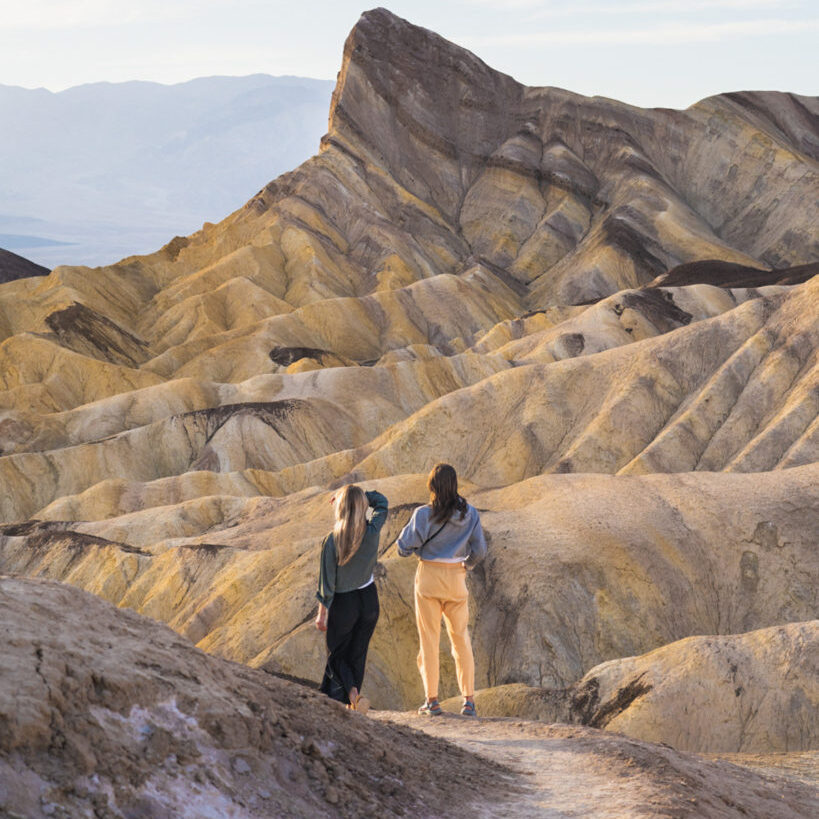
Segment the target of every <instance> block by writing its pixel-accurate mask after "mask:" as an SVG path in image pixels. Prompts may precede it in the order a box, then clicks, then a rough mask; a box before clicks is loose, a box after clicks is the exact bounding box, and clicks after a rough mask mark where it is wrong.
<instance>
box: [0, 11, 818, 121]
mask: <svg viewBox="0 0 819 819" xmlns="http://www.w3.org/2000/svg"><path fill="white" fill-rule="evenodd" d="M370 7H371V6H367V5H362V4H361V3H360V2H349V1H348V0H331V1H330V2H315V0H293V1H292V2H280V1H279V0H128V2H123V1H122V0H25V1H24V0H20V1H19V2H17V1H16V0H3V8H2V13H0V83H2V84H5V85H22V86H25V87H27V88H35V87H38V86H44V87H46V88H49V89H51V90H54V91H56V90H61V89H64V88H68V87H70V86H73V85H79V84H81V83H87V82H96V81H100V80H108V81H112V82H119V81H123V80H132V79H142V80H155V81H159V82H164V83H172V82H180V81H183V80H187V79H191V78H193V77H200V76H209V75H214V74H229V75H243V74H252V73H257V72H261V73H267V74H296V75H301V76H308V77H318V78H324V79H334V78H335V76H336V72H337V71H338V67H339V64H340V60H341V51H342V45H343V42H344V38H345V37H346V35H347V33H348V32H349V30H350V28H351V27H352V26H353V25H354V23H355V21H356V20H357V18H358V16H359V14H360V13H361V12H362V11H363V10H365V9H366V8H370ZM386 7H387V8H389V9H390V10H391V11H393V12H394V13H396V14H398V15H400V16H401V17H405V18H407V19H408V20H410V21H411V22H413V23H416V24H418V25H422V26H425V27H427V28H430V29H433V30H434V31H437V32H438V33H439V34H442V35H443V36H445V37H447V38H448V39H450V40H454V41H455V42H457V43H459V44H460V45H463V46H465V47H467V48H469V49H470V50H471V51H473V52H475V53H476V54H477V55H478V56H479V57H481V58H482V59H483V60H484V61H485V62H487V63H488V64H489V65H491V66H492V67H493V68H497V69H500V70H502V71H505V72H507V73H509V74H512V75H513V76H514V77H515V78H516V79H518V80H520V81H522V82H525V83H527V84H530V85H554V86H559V87H562V88H567V89H570V90H572V91H577V92H579V93H582V94H602V95H605V96H609V97H614V98H616V99H621V100H624V101H625V102H630V103H633V104H636V105H658V106H659V105H664V106H670V107H685V106H687V105H690V104H691V103H693V102H695V101H696V100H698V99H701V98H702V97H705V96H708V95H709V94H714V93H718V92H720V91H733V90H740V89H775V90H780V91H795V92H798V93H801V94H810V95H815V94H818V93H819V2H817V0H620V2H608V1H607V0H576V2H573V0H562V2H551V1H550V0H413V1H412V2H404V1H403V0H394V1H393V2H389V3H387V4H386Z"/></svg>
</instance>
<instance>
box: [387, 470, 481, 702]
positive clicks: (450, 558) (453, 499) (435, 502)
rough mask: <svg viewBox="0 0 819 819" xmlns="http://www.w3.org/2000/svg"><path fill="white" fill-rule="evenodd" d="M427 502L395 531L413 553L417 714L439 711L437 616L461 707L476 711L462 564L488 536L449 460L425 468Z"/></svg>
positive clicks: (473, 561) (471, 562)
mask: <svg viewBox="0 0 819 819" xmlns="http://www.w3.org/2000/svg"><path fill="white" fill-rule="evenodd" d="M427 488H428V489H429V493H430V497H429V504H428V505H426V506H419V507H418V508H417V509H416V510H415V512H413V514H412V518H410V522H409V523H408V524H407V525H406V526H405V527H404V529H403V531H402V532H401V534H400V535H399V536H398V554H399V555H401V556H402V557H408V556H409V555H411V554H413V553H415V554H417V555H418V557H419V558H420V560H419V561H418V569H417V571H416V573H415V620H416V624H417V626H418V637H419V641H420V643H421V650H420V651H419V653H418V669H419V671H420V672H421V679H422V680H423V681H424V691H425V693H426V700H425V701H424V704H423V705H422V706H421V707H420V708H419V709H418V712H419V713H420V714H425V715H427V716H436V717H437V716H440V715H441V714H443V710H442V709H441V705H440V703H439V702H438V651H439V643H440V637H441V616H442V615H443V618H444V622H445V623H446V630H447V633H448V634H449V642H450V644H451V645H452V656H453V657H454V658H455V672H456V675H457V677H458V686H459V688H460V689H461V694H462V695H463V698H464V704H463V707H462V708H461V713H462V714H463V715H464V716H470V717H474V716H477V714H476V711H475V700H474V698H473V695H474V693H475V660H474V657H473V654H472V642H471V641H470V639H469V592H468V591H467V588H466V570H467V569H471V568H473V567H474V566H475V565H477V564H478V563H480V561H481V560H483V559H484V557H485V556H486V540H485V539H484V536H483V529H481V520H480V516H479V515H478V510H477V509H475V507H474V506H471V505H470V504H468V503H467V502H466V501H465V500H464V499H463V498H462V497H461V496H460V495H459V494H458V475H457V473H456V472H455V469H454V467H452V466H450V465H449V464H436V465H435V466H434V467H433V468H432V471H431V472H430V473H429V478H428V479H427Z"/></svg>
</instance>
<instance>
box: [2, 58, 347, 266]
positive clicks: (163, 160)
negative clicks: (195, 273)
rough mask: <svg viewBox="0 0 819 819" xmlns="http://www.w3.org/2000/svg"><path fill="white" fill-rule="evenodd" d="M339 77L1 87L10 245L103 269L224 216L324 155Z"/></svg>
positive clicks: (5, 237)
mask: <svg viewBox="0 0 819 819" xmlns="http://www.w3.org/2000/svg"><path fill="white" fill-rule="evenodd" d="M332 89H333V83H332V82H330V81H325V80H312V79H304V78H301V77H271V76H267V75H263V74H257V75H253V76H249V77H206V78H201V79H196V80H191V81H190V82H186V83H180V84H178V85H160V84H158V83H151V82H127V83H115V84H112V83H95V84H91V85H83V86H78V87H76V88H70V89H68V90H66V91H62V92H60V93H52V92H50V91H47V90H45V89H43V88H39V89H35V90H30V89H25V88H18V87H13V86H0V118H2V121H3V123H4V125H3V128H2V129H0V164H1V165H2V168H3V185H2V186H0V247H4V248H6V249H8V250H11V251H14V252H15V253H22V254H23V255H24V256H26V257H27V258H30V259H32V260H33V261H35V262H37V263H39V264H42V265H46V266H48V267H53V266H55V265H57V264H67V263H70V264H88V265H98V264H104V263H111V262H114V261H117V260H119V259H120V258H122V257H124V256H128V255H131V254H136V253H144V252H147V251H150V250H153V249H154V248H155V247H156V246H157V245H160V244H164V243H165V242H166V241H168V240H169V239H170V238H172V237H173V236H174V235H175V234H187V233H190V232H191V231H193V230H195V229H197V228H199V227H201V225H202V223H203V222H204V221H206V220H211V221H218V220H219V219H221V218H222V216H223V215H224V214H225V213H226V212H229V211H232V210H234V209H235V208H237V207H238V206H239V205H241V204H242V203H243V202H245V201H246V200H247V199H248V197H250V196H252V195H253V194H254V193H255V192H256V191H257V190H259V189H260V188H261V187H262V186H263V185H264V184H265V183H266V182H267V181H268V180H270V179H271V178H274V177H276V176H278V175H279V174H281V173H283V172H284V171H287V170H290V169H291V168H294V167H296V166H297V165H299V163H301V162H302V161H304V160H305V159H307V158H308V157H309V156H311V155H312V154H314V153H316V152H317V151H318V146H319V139H320V138H321V136H322V134H324V132H325V131H326V129H327V109H328V106H329V101H330V94H331V92H332Z"/></svg>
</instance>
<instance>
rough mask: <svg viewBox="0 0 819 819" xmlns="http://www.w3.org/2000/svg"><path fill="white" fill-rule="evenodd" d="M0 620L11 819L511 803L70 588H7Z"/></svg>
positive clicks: (427, 752) (481, 773)
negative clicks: (15, 818) (0, 626)
mask: <svg viewBox="0 0 819 819" xmlns="http://www.w3.org/2000/svg"><path fill="white" fill-rule="evenodd" d="M0 612H1V613H2V621H3V636H2V651H0V671H1V672H2V673H0V812H2V814H3V815H4V816H26V817H32V819H34V817H45V816H54V815H64V816H72V817H94V816H100V815H104V816H111V817H132V816H160V815H161V816H167V815H174V816H191V817H193V816H213V815H219V816H236V817H254V816H258V817H269V816H293V817H297V816H304V817H315V816H362V815H368V814H369V815H374V814H376V813H378V814H379V815H383V816H399V815H406V813H407V811H411V812H412V813H414V814H415V815H424V816H425V815H441V814H442V812H445V811H446V810H447V809H448V807H449V806H450V805H451V804H453V803H458V802H460V803H461V804H464V805H467V804H469V803H471V802H473V801H475V802H483V803H486V802H502V801H504V798H505V797H507V795H508V794H509V793H510V791H511V790H512V788H511V787H510V785H511V783H510V782H509V780H508V777H506V778H505V781H504V778H503V777H502V770H501V769H500V768H499V767H498V766H496V765H493V764H492V763H491V762H487V761H484V760H480V759H478V758H476V757H475V756H473V755H472V754H469V753H467V752H464V751H461V750H460V749H458V748H455V747H453V746H450V745H448V744H446V743H443V742H441V741H435V740H432V739H430V738H426V737H423V736H420V735H418V734H417V733H416V732H414V731H409V730H406V729H403V728H399V727H394V726H390V725H378V724H376V723H373V722H371V721H369V720H367V719H366V718H365V717H361V716H359V715H354V714H351V713H348V712H346V711H345V710H344V709H343V708H340V707H338V706H337V705H335V704H333V703H331V702H330V701H329V700H327V698H326V697H324V696H321V695H319V694H317V693H314V692H312V691H309V690H307V689H305V688H303V687H301V686H298V685H295V684H292V683H288V682H286V681H283V680H279V679H276V678H275V677H271V676H269V675H267V674H264V673H263V672H260V671H255V670H253V669H249V668H246V667H244V666H241V665H237V664H235V663H229V662H226V661H224V660H219V659H217V658H215V657H210V656H208V655H207V654H203V653H202V652H200V651H197V650H196V649H195V648H194V647H193V646H192V645H190V644H189V643H188V642H187V641H186V640H184V639H182V638H180V637H179V636H178V635H177V634H175V633H174V632H172V631H171V630H170V629H168V628H166V627H164V626H161V625H159V624H157V623H153V622H151V621H150V620H147V619H146V618H144V617H140V616H139V615H136V614H134V613H133V612H129V611H119V610H117V609H115V608H113V607H112V606H110V605H109V604H107V603H104V602H102V601H101V600H99V599H97V598H95V597H93V596H91V595H88V594H85V593H83V592H80V591H78V590H77V589H73V588H71V587H70V586H63V585H60V584H57V583H50V582H46V581H42V580H20V579H11V578H8V577H0ZM443 770H448V771H449V776H446V777H445V778H444V779H442V778H441V776H440V775H441V772H442V771H443ZM467 778H468V780H469V781H465V780H466V779H467ZM499 814H500V811H498V814H497V815H499Z"/></svg>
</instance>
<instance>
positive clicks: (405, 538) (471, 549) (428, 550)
mask: <svg viewBox="0 0 819 819" xmlns="http://www.w3.org/2000/svg"><path fill="white" fill-rule="evenodd" d="M431 514H432V507H431V506H419V507H418V508H417V509H416V510H415V511H414V512H413V513H412V517H411V518H410V521H409V523H408V524H407V525H406V526H405V527H404V528H403V529H402V530H401V534H400V535H398V554H399V555H401V557H409V555H411V554H413V552H414V553H416V554H417V555H418V557H420V558H421V560H431V561H434V562H436V563H466V567H467V569H471V568H473V567H474V566H476V565H477V564H478V563H480V562H481V561H482V560H483V559H484V557H486V540H485V539H484V536H483V529H481V519H480V516H479V515H478V510H477V509H476V508H475V507H474V506H472V505H471V504H467V505H466V515H465V516H464V518H463V520H462V519H461V513H460V512H459V511H458V510H457V509H456V510H455V512H453V513H452V517H451V518H450V519H449V520H448V521H447V522H446V523H445V524H444V527H443V529H441V531H440V532H438V529H440V528H441V522H440V521H430V515H431ZM435 532H438V534H435ZM430 535H435V536H434V537H433V538H432V539H431V540H429V541H428V542H427V543H426V545H423V544H424V541H425V540H427V538H429V537H430Z"/></svg>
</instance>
